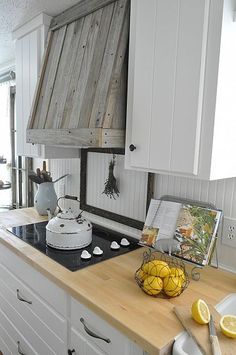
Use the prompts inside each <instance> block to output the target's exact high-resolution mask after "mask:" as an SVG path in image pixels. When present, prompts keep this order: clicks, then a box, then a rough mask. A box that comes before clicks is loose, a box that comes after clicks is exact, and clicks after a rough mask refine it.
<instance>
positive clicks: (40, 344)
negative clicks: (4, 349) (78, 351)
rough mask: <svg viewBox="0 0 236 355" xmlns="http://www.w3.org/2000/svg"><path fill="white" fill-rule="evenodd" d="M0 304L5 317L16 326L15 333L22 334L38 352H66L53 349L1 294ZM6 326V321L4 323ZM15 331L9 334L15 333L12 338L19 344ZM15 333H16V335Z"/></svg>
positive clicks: (61, 354)
mask: <svg viewBox="0 0 236 355" xmlns="http://www.w3.org/2000/svg"><path fill="white" fill-rule="evenodd" d="M0 304H1V311H2V312H3V313H4V315H5V317H6V318H7V319H8V322H9V323H10V325H12V327H14V328H15V333H17V334H18V335H22V337H23V338H24V339H26V341H27V342H28V344H29V345H30V346H31V347H32V348H33V349H34V350H35V352H36V353H38V354H40V355H41V354H42V355H43V354H44V355H64V354H65V352H62V351H61V350H59V351H57V350H56V349H52V348H51V347H50V346H49V345H48V344H47V343H46V340H44V339H42V338H41V337H40V336H39V335H38V334H37V333H36V331H35V329H34V328H33V326H34V325H33V324H32V327H31V326H30V325H29V324H28V323H26V322H25V320H24V319H23V318H22V317H21V316H20V314H19V313H17V312H16V310H15V309H14V308H13V307H12V305H10V303H8V301H7V300H6V299H4V298H3V297H2V295H1V294H0ZM3 324H4V327H5V322H4V323H3ZM15 333H14V331H11V332H10V333H9V335H13V336H12V338H13V340H15V343H16V344H17V341H18V338H17V337H16V334H15ZM14 334H15V335H14Z"/></svg>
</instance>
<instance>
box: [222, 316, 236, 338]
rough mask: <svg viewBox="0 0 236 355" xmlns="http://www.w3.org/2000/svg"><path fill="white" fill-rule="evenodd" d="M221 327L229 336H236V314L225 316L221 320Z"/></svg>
mask: <svg viewBox="0 0 236 355" xmlns="http://www.w3.org/2000/svg"><path fill="white" fill-rule="evenodd" d="M220 329H221V331H222V333H223V334H224V335H226V336H227V337H229V338H236V316H233V315H225V316H223V317H222V318H221V320H220Z"/></svg>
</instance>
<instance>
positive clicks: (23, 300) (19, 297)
mask: <svg viewBox="0 0 236 355" xmlns="http://www.w3.org/2000/svg"><path fill="white" fill-rule="evenodd" d="M16 295H17V298H18V300H19V301H21V302H26V303H29V304H32V302H31V301H28V300H26V299H24V298H22V297H21V296H20V291H19V290H18V289H17V290H16Z"/></svg>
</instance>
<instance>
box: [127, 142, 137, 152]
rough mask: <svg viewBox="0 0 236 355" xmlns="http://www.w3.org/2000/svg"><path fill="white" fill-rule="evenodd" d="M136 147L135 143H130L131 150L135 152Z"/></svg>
mask: <svg viewBox="0 0 236 355" xmlns="http://www.w3.org/2000/svg"><path fill="white" fill-rule="evenodd" d="M135 149H136V147H135V145H133V144H130V146H129V150H130V151H131V152H133V151H134V150H135Z"/></svg>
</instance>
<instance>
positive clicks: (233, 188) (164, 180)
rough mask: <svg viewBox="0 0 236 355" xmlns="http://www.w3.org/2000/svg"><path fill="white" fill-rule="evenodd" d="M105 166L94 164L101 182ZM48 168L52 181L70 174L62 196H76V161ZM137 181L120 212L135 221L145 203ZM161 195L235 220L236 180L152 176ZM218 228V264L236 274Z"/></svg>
mask: <svg viewBox="0 0 236 355" xmlns="http://www.w3.org/2000/svg"><path fill="white" fill-rule="evenodd" d="M101 156H102V155H101ZM100 159H102V160H103V161H100ZM94 164H95V162H94ZM107 164H108V162H107V158H106V157H104V158H99V162H98V161H97V163H96V175H97V176H102V181H103V180H104V171H105V170H104V167H105V166H107ZM49 166H50V171H51V172H52V175H53V177H54V179H55V178H57V177H59V176H61V175H63V174H65V173H68V174H70V176H69V177H68V178H66V180H65V181H64V182H65V186H66V189H65V193H66V194H71V195H76V196H79V191H80V159H66V160H65V159H61V160H60V159H56V160H51V161H49ZM129 173H131V172H130V171H129V172H128V173H127V175H126V179H129ZM100 174H101V175H100ZM137 174H139V173H137ZM94 179H95V177H94ZM94 181H95V180H94ZM94 181H92V180H91V181H90V182H89V183H90V184H93V183H94ZM138 181H139V180H138V178H137V189H135V191H136V193H135V194H134V193H133V191H132V194H130V195H128V196H127V198H128V200H129V206H126V205H125V206H124V207H123V208H122V210H123V213H127V214H128V212H127V210H130V209H132V210H133V213H134V215H135V214H136V216H137V218H138V217H140V213H141V214H142V212H141V210H140V204H141V205H142V206H143V205H144V204H145V202H146V200H145V199H144V192H143V190H142V189H139V188H138V185H139V182H138ZM96 183H97V181H96ZM61 184H63V181H62V182H58V183H57V184H55V189H56V192H57V195H58V196H60V185H61ZM127 194H129V191H127ZM163 195H173V196H176V197H182V198H188V199H193V200H200V201H204V202H209V203H211V204H214V205H215V206H216V207H217V208H219V209H222V210H223V214H224V216H226V217H229V218H235V219H236V178H232V179H225V180H218V181H210V182H209V181H202V180H197V179H191V178H183V177H175V176H170V175H155V186H154V198H160V197H161V196H163ZM100 197H101V196H100V195H99V196H95V192H94V195H93V192H92V190H91V194H90V196H88V198H89V199H91V200H93V202H94V199H96V198H100ZM91 202H92V201H91ZM104 208H105V207H104ZM108 208H109V207H108ZM86 215H87V216H88V218H90V219H91V220H92V221H94V222H97V223H101V224H103V225H105V226H107V227H110V228H113V229H116V230H119V231H120V232H122V231H123V232H124V233H126V234H128V235H131V236H135V237H139V236H140V231H138V230H135V229H133V228H130V227H126V226H123V225H121V224H119V223H116V222H113V221H110V220H107V219H105V218H102V217H98V216H95V215H90V214H86ZM221 228H222V224H221V227H220V231H219V239H218V242H217V245H218V258H219V264H220V266H221V267H223V268H225V269H228V270H232V271H234V272H236V249H234V248H230V247H227V246H225V245H222V243H221V238H220V237H221Z"/></svg>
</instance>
